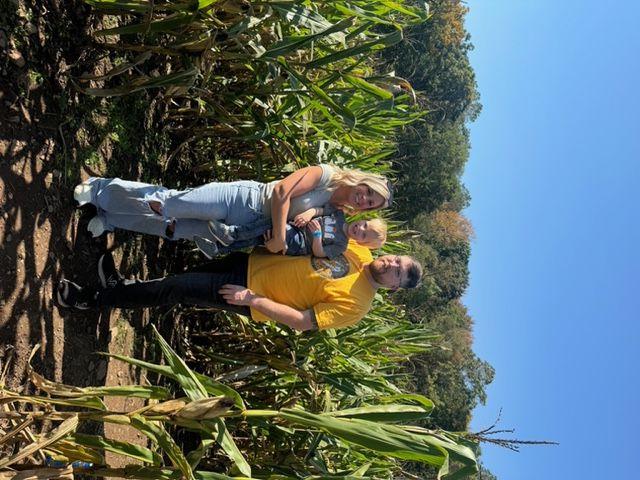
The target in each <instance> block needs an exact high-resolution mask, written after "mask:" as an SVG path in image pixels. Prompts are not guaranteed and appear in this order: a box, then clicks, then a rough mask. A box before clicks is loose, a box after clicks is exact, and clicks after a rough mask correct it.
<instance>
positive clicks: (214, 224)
mask: <svg viewBox="0 0 640 480" xmlns="http://www.w3.org/2000/svg"><path fill="white" fill-rule="evenodd" d="M209 232H210V233H211V235H213V238H215V239H216V240H217V241H218V242H220V243H221V244H222V245H224V246H225V247H228V246H229V245H231V244H232V243H233V242H235V241H236V239H235V237H234V236H233V230H232V228H231V227H230V226H229V225H227V224H225V223H222V222H219V221H217V220H209Z"/></svg>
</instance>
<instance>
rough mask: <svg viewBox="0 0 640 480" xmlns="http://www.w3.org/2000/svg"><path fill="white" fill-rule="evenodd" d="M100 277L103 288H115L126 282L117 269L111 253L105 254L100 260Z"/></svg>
mask: <svg viewBox="0 0 640 480" xmlns="http://www.w3.org/2000/svg"><path fill="white" fill-rule="evenodd" d="M98 276H99V277H100V285H102V288H113V287H115V286H117V285H119V284H120V283H122V281H123V280H124V277H123V276H122V275H120V272H118V270H117V269H116V264H115V262H114V261H113V257H112V256H111V252H107V253H105V254H103V255H102V256H101V257H100V260H98Z"/></svg>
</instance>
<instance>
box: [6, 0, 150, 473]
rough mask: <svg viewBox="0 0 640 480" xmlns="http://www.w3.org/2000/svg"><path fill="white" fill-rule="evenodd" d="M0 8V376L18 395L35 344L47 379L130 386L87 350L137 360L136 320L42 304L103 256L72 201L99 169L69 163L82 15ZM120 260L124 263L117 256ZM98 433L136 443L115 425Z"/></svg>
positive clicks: (129, 404)
mask: <svg viewBox="0 0 640 480" xmlns="http://www.w3.org/2000/svg"><path fill="white" fill-rule="evenodd" d="M5 3H6V2H3V5H2V6H0V47H2V53H3V55H2V57H0V69H2V73H3V75H2V77H0V375H1V374H2V372H3V371H4V368H5V366H7V367H8V368H7V369H6V372H5V373H6V376H5V379H4V380H5V385H6V387H8V388H10V389H14V390H18V391H20V390H22V389H23V388H24V387H23V386H24V385H25V384H26V380H27V370H26V368H27V362H28V358H29V354H30V353H31V351H32V349H33V347H34V345H36V344H40V345H41V348H40V350H39V351H38V353H37V354H36V356H35V357H34V359H33V362H32V363H33V366H34V367H35V369H36V370H37V371H38V372H39V373H42V374H43V375H45V376H46V377H48V378H50V379H53V380H56V381H59V382H63V383H66V384H71V385H76V386H88V385H124V384H129V383H138V382H140V381H142V379H140V378H139V377H137V375H138V374H139V372H134V371H132V370H131V369H130V368H129V367H128V366H127V365H125V364H123V363H122V362H119V361H115V360H108V359H107V358H105V357H102V356H99V355H98V354H97V352H111V353H121V354H126V355H137V356H141V355H142V352H143V350H144V343H143V341H142V340H139V339H138V338H137V333H138V332H139V331H140V330H141V327H143V326H144V325H145V324H146V323H147V318H146V316H145V315H143V314H137V315H134V316H132V317H127V319H124V318H122V317H121V316H120V315H119V312H117V311H116V312H112V313H109V312H73V311H66V310H64V309H58V307H57V306H56V304H55V301H54V300H53V292H54V290H55V286H56V285H57V282H58V281H59V280H60V278H61V277H62V276H65V277H67V278H71V279H78V281H81V282H84V283H86V282H94V283H97V281H98V280H97V275H96V273H95V272H96V267H97V260H98V258H99V255H100V254H101V253H103V252H104V250H105V248H106V247H107V245H106V243H107V239H104V238H103V239H100V240H93V239H91V238H90V237H89V236H88V234H87V233H86V231H85V226H86V220H87V219H86V218H82V216H81V214H80V212H78V211H77V210H76V209H75V206H74V204H73V200H72V191H73V186H74V184H75V183H76V182H77V181H80V180H81V179H84V178H86V177H88V176H89V175H91V174H96V173H101V172H100V168H99V166H95V165H94V166H92V168H88V167H86V165H85V164H84V163H83V162H82V161H79V160H78V156H79V155H78V152H79V150H80V149H81V148H82V145H81V144H80V143H79V141H78V135H77V131H73V130H74V128H75V127H74V122H73V119H74V112H75V109H76V108H78V105H79V102H80V101H82V100H79V99H78V96H77V93H75V92H74V90H73V89H72V88H71V87H70V85H69V84H68V75H67V74H66V73H65V72H66V71H68V70H69V65H72V64H73V62H76V61H77V60H78V59H79V58H81V56H82V55H83V52H82V45H83V44H84V45H86V44H87V41H88V40H87V38H86V32H87V30H88V29H89V28H90V26H89V25H88V23H87V22H88V20H87V17H86V15H85V12H86V9H85V8H84V7H82V6H81V5H80V4H79V3H78V2H73V1H65V2H61V1H41V2H36V1H27V0H24V1H23V0H20V1H17V0H9V4H10V5H5ZM20 59H21V60H20ZM85 141H86V139H85ZM110 241H112V240H110ZM156 248H157V247H156ZM130 251H131V247H130V246H125V247H124V248H118V249H116V250H115V252H114V253H115V255H116V257H117V259H118V260H120V258H121V257H122V255H123V252H127V253H130ZM125 263H127V265H128V266H130V265H131V261H130V260H129V259H127V262H125ZM140 269H141V268H140V267H138V270H140ZM142 269H144V267H142ZM141 273H145V272H144V271H143V272H141ZM132 325H133V326H132ZM30 389H31V387H29V390H30ZM141 405H142V402H141V400H139V399H124V398H115V399H110V400H109V401H108V406H109V407H111V408H113V409H114V410H120V409H134V408H137V407H140V406H141ZM105 434H106V435H107V436H110V437H114V438H118V439H120V440H126V441H132V442H136V443H145V441H144V439H142V438H140V436H139V435H138V434H137V433H135V432H133V431H126V430H125V429H122V428H117V429H107V430H106V431H105ZM112 465H114V466H118V463H112Z"/></svg>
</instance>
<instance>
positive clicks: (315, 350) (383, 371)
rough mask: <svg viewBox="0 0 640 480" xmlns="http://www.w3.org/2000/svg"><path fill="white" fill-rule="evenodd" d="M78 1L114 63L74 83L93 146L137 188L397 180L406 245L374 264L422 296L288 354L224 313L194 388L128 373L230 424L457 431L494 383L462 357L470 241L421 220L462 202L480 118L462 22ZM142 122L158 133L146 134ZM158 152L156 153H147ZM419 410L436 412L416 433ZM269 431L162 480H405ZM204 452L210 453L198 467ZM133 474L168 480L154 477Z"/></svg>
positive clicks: (217, 423) (333, 10)
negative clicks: (327, 167)
mask: <svg viewBox="0 0 640 480" xmlns="http://www.w3.org/2000/svg"><path fill="white" fill-rule="evenodd" d="M86 3H88V4H90V5H92V6H93V7H94V8H95V9H96V11H99V12H100V13H104V14H106V15H105V16H104V17H103V18H104V19H108V20H109V22H108V25H109V26H108V27H106V25H107V22H106V21H105V23H103V25H105V28H104V29H103V30H102V31H97V32H96V44H97V45H98V48H100V49H103V50H104V51H107V52H111V59H112V60H113V61H112V64H111V65H110V66H109V67H108V68H106V69H103V70H102V71H105V70H107V73H106V74H104V75H100V76H94V77H87V76H84V77H83V78H77V79H76V80H75V81H76V83H77V85H78V87H79V89H80V90H81V91H84V92H85V93H87V94H90V95H94V96H100V97H101V98H102V97H104V98H102V101H103V102H105V103H101V108H104V109H105V110H106V112H107V113H106V114H107V117H108V119H109V121H108V122H107V124H106V126H101V127H100V129H99V131H100V133H101V134H102V135H104V136H105V138H107V139H108V140H109V142H110V144H111V145H112V147H113V152H114V157H116V158H119V159H124V160H125V161H129V159H130V158H131V157H134V156H135V157H137V158H144V159H145V160H146V163H145V164H144V165H143V166H142V168H141V169H140V170H141V171H142V173H141V175H142V176H143V177H144V178H145V179H151V178H156V175H158V176H159V177H160V178H161V175H162V172H167V171H171V174H172V175H171V183H172V184H173V185H175V186H177V185H190V184H193V179H194V178H195V179H197V180H198V181H209V180H210V179H212V178H216V179H219V180H225V179H229V180H233V179H237V178H255V179H259V180H273V179H276V178H281V177H282V176H283V174H284V173H287V172H289V171H291V170H293V169H294V168H297V167H300V166H304V165H308V164H316V163H318V162H333V163H336V164H339V165H344V166H350V167H355V168H361V169H364V170H368V171H372V172H377V173H383V174H387V175H391V174H392V172H393V175H395V176H396V177H397V188H396V202H395V204H394V206H395V207H396V211H397V214H398V217H399V218H400V219H402V220H405V221H410V223H408V224H406V226H407V227H408V228H411V229H413V230H414V231H417V232H419V233H420V236H418V237H415V238H413V239H411V240H410V241H405V242H401V240H402V239H403V234H402V233H399V232H398V229H399V228H402V227H403V226H404V225H403V224H402V223H400V222H398V221H397V220H396V221H392V222H391V224H392V232H391V236H390V237H391V238H392V239H393V241H392V242H389V243H388V244H387V245H386V246H385V247H384V251H385V252H407V251H408V252H410V253H412V254H415V256H417V257H418V258H419V259H420V260H421V261H422V262H423V264H424V265H425V267H426V272H427V275H426V276H425V279H424V281H423V286H422V287H421V288H420V289H418V290H416V291H413V292H405V293H402V294H396V295H392V296H387V295H379V296H378V298H377V299H376V302H375V308H374V309H373V311H372V312H371V313H370V314H369V315H368V316H367V319H366V320H365V321H363V322H361V323H360V324H358V325H357V326H355V327H353V328H351V329H348V330H345V331H340V332H326V333H322V334H317V335H315V336H313V337H307V336H298V335H292V334H290V333H289V332H287V331H283V330H281V329H279V328H277V327H273V326H269V325H255V324H253V323H251V322H247V321H245V320H238V319H236V318H235V317H228V316H224V315H219V316H218V318H219V319H220V321H221V322H223V324H224V325H226V327H225V328H221V327H220V326H219V324H217V325H215V326H214V328H215V331H216V334H215V335H212V336H206V335H205V334H204V333H203V334H202V335H203V337H202V338H204V339H205V340H206V341H193V339H190V342H192V343H188V344H187V346H186V352H187V355H188V356H187V359H188V360H189V362H188V363H187V364H188V365H189V366H197V368H198V372H197V373H194V375H193V376H188V375H187V376H185V374H186V370H184V368H188V367H187V364H185V365H182V364H181V363H179V362H178V363H174V364H172V366H166V365H155V364H151V363H146V362H141V361H134V360H131V359H130V361H131V362H133V363H136V364H137V365H140V366H143V367H145V368H148V369H151V370H153V371H155V372H157V373H158V374H160V375H163V376H166V377H167V378H169V379H171V381H178V382H179V383H180V384H181V385H183V387H184V388H186V389H187V392H188V393H189V394H190V395H191V396H192V397H193V399H195V398H196V397H199V396H201V395H206V396H209V395H221V396H224V397H225V398H229V399H230V400H232V401H233V404H234V405H235V408H237V409H245V408H248V409H250V410H253V411H267V410H268V411H273V409H281V408H290V407H292V406H295V407H299V408H303V409H305V410H306V411H308V412H314V413H320V412H325V413H327V414H328V413H330V412H334V411H342V412H345V411H346V412H347V413H345V415H352V414H353V415H364V416H365V417H367V418H376V420H378V421H383V420H389V421H391V420H392V421H400V420H408V419H413V420H419V421H421V422H422V424H423V425H429V426H448V427H449V428H455V429H459V430H464V429H465V428H466V427H467V425H468V419H469V414H470V411H471V409H472V408H473V406H474V405H475V404H476V403H478V402H482V401H484V398H485V392H484V388H485V386H486V385H487V384H488V383H489V382H490V381H491V379H492V378H493V370H492V369H491V367H490V366H489V365H488V364H486V363H484V362H482V361H481V360H480V359H478V358H477V357H476V356H475V355H474V354H473V351H472V349H471V340H472V335H471V329H472V322H471V319H470V318H469V316H468V314H467V312H466V309H464V307H463V306H462V304H460V302H459V300H458V299H459V297H460V296H461V295H462V294H463V292H464V291H465V289H466V287H467V284H468V259H469V255H470V243H469V240H470V238H469V236H468V235H467V236H464V235H463V236H462V237H456V236H454V237H452V238H454V239H453V240H451V239H449V237H448V236H449V233H448V231H447V230H446V229H444V230H442V229H441V230H437V228H436V227H437V226H436V222H434V218H435V217H434V215H436V214H437V213H438V212H443V211H454V212H455V211H460V210H461V209H463V208H464V207H465V206H466V205H467V204H468V202H469V195H468V192H467V191H466V189H465V188H464V186H463V185H462V183H461V180H460V178H461V175H462V172H463V169H464V166H465V163H466V161H467V159H468V155H469V135H468V130H467V127H466V122H467V121H470V120H473V119H474V118H475V117H476V116H477V114H478V113H479V111H480V105H479V103H478V98H479V96H478V93H477V88H476V84H475V77H474V74H473V70H472V69H471V67H470V64H469V61H468V56H467V55H468V52H469V50H470V49H471V48H472V45H471V43H470V41H469V38H468V36H467V34H466V31H465V30H464V16H465V14H466V7H465V6H464V4H463V3H462V2H460V1H458V0H454V1H450V0H434V1H433V2H429V3H430V7H431V8H430V11H431V16H430V17H428V15H427V12H426V10H425V8H424V4H423V3H422V2H410V1H402V2H389V1H386V0H375V1H371V0H350V1H342V0H338V1H335V2H309V1H293V2H253V3H249V2H245V1H241V0H219V1H208V0H201V1H195V0H193V1H189V0H184V1H180V2H169V1H156V2H153V3H152V4H151V3H149V2H146V1H138V0H86ZM114 65H115V66H114ZM391 71H394V73H393V74H391V73H390V72H391ZM414 89H415V90H416V91H414ZM134 92H137V93H134ZM114 95H126V96H125V97H116V98H111V96H114ZM125 99H126V100H125ZM133 99H135V100H133ZM154 115H155V116H157V118H156V120H157V122H158V126H159V127H161V128H151V127H150V124H151V123H152V122H151V121H149V120H150V119H151V117H152V116H154ZM153 136H156V137H155V138H152V137H153ZM161 139H164V140H161ZM166 139H169V140H168V141H169V142H170V143H171V149H172V150H173V152H172V153H171V155H168V153H169V151H171V150H168V149H164V150H161V151H160V150H154V149H152V148H149V147H150V145H152V144H153V143H154V142H156V143H160V142H161V141H162V142H166V141H167V140H166ZM165 146H166V144H163V147H165ZM94 151H95V150H94ZM177 159H179V161H178V160H177ZM176 166H177V167H178V168H174V167H176ZM126 171H127V172H129V171H130V170H129V169H127V170H126ZM394 230H395V231H394ZM443 232H444V233H443ZM395 304H397V305H403V304H404V305H406V311H405V310H403V308H401V307H397V306H394V305H395ZM188 313H189V318H192V319H197V318H200V319H201V318H202V317H201V316H202V315H203V314H202V313H201V312H188ZM206 315H207V316H209V315H210V314H209V313H207V314H206ZM229 322H233V325H232V326H231V325H230V324H229ZM237 322H241V324H240V327H239V326H238V324H237ZM165 353H167V352H166V351H165ZM408 367H411V368H408ZM179 371H180V372H181V373H179ZM177 372H178V373H177ZM214 378H215V380H214ZM225 382H234V383H233V387H234V388H231V387H230V386H228V385H225ZM205 392H206V393H205ZM407 392H415V393H407ZM421 394H425V395H427V396H429V397H431V398H432V399H433V401H434V403H435V405H436V407H437V408H436V409H435V410H434V411H433V413H430V414H429V415H430V416H427V415H428V412H430V410H431V408H432V405H431V403H430V401H428V400H427V399H426V397H424V396H423V395H421ZM194 395H195V397H194ZM427 403H428V404H429V406H428V407H427ZM372 409H373V410H372ZM354 412H359V413H354ZM425 417H426V418H425ZM267 418H268V417H260V415H256V416H254V417H251V420H250V421H247V420H245V419H240V418H227V419H225V420H224V422H223V421H222V420H220V419H216V420H211V421H210V423H209V424H208V425H207V431H208V432H209V434H208V436H207V435H204V433H203V432H202V431H200V435H201V442H200V444H199V445H200V446H199V448H198V449H197V450H194V451H192V452H187V454H186V455H185V456H184V460H186V462H187V463H185V461H184V460H183V459H182V458H180V457H177V456H175V455H174V457H172V460H173V461H174V466H175V467H178V468H180V469H181V470H182V471H183V472H184V473H185V474H187V473H188V469H187V464H188V465H189V466H190V468H191V469H192V471H194V472H195V473H194V476H195V477H196V478H200V477H198V476H199V475H201V476H202V475H204V473H203V472H198V471H197V470H195V469H196V468H197V465H198V462H199V461H200V460H202V459H204V460H206V461H210V462H213V463H215V464H216V465H218V466H220V465H222V466H225V468H226V467H227V466H229V462H231V463H232V464H234V465H235V468H236V469H237V470H238V471H240V472H242V474H244V475H254V476H257V477H266V476H269V475H273V474H274V473H276V474H280V475H284V476H290V477H296V478H299V477H300V476H304V475H320V476H327V475H331V476H349V475H352V474H353V472H357V471H360V470H361V469H362V468H364V470H362V473H361V475H370V476H371V477H375V478H386V477H391V476H397V475H400V474H401V473H402V469H403V466H402V464H401V463H399V462H397V461H396V460H393V459H390V458H386V457H384V456H375V455H373V456H372V454H371V453H370V452H368V451H366V450H364V449H362V448H361V447H362V446H361V445H349V446H346V445H344V444H342V443H341V442H340V441H338V440H335V439H330V438H329V437H328V436H327V434H326V431H314V432H313V434H310V432H309V431H299V430H298V429H297V428H294V427H293V426H291V425H287V424H285V423H282V422H272V421H269V420H268V419H267ZM221 422H222V423H221ZM212 432H214V434H212ZM156 438H157V439H160V438H161V437H158V436H157V435H156ZM234 439H235V440H234ZM238 439H241V440H238ZM215 442H218V445H219V446H221V447H222V450H221V451H215V452H211V451H209V447H210V445H211V444H212V443H215ZM166 445H168V444H166ZM221 452H224V453H221ZM439 458H440V459H441V460H442V462H441V463H439V464H438V468H442V467H443V466H444V465H445V461H444V460H443V458H444V455H442V456H441V457H439ZM436 463H437V462H436ZM249 464H250V465H251V469H250V470H249V468H248V466H249ZM366 465H369V466H368V467H366V468H365V466H366ZM234 471H235V470H231V469H229V470H227V473H231V472H234ZM442 472H443V473H444V470H443V471H442ZM463 473H465V474H466V473H468V472H465V471H464V470H462V471H461V473H460V475H462V474H463ZM136 474H137V475H140V478H144V476H145V475H146V476H147V478H165V477H167V476H171V475H172V474H173V473H172V471H170V470H166V469H164V470H162V467H161V466H157V467H156V470H153V469H151V470H144V471H143V470H137V471H136ZM154 475H155V476H154ZM202 478H205V477H202Z"/></svg>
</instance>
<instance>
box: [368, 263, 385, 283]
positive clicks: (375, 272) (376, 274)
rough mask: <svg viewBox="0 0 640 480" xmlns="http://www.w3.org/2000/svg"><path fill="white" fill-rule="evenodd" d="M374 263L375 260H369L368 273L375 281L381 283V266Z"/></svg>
mask: <svg viewBox="0 0 640 480" xmlns="http://www.w3.org/2000/svg"><path fill="white" fill-rule="evenodd" d="M376 265H377V264H376V262H375V261H373V262H371V264H370V265H369V273H371V278H373V280H374V281H375V282H376V283H378V284H380V285H382V283H383V282H382V275H383V274H384V272H382V271H381V267H376Z"/></svg>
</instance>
